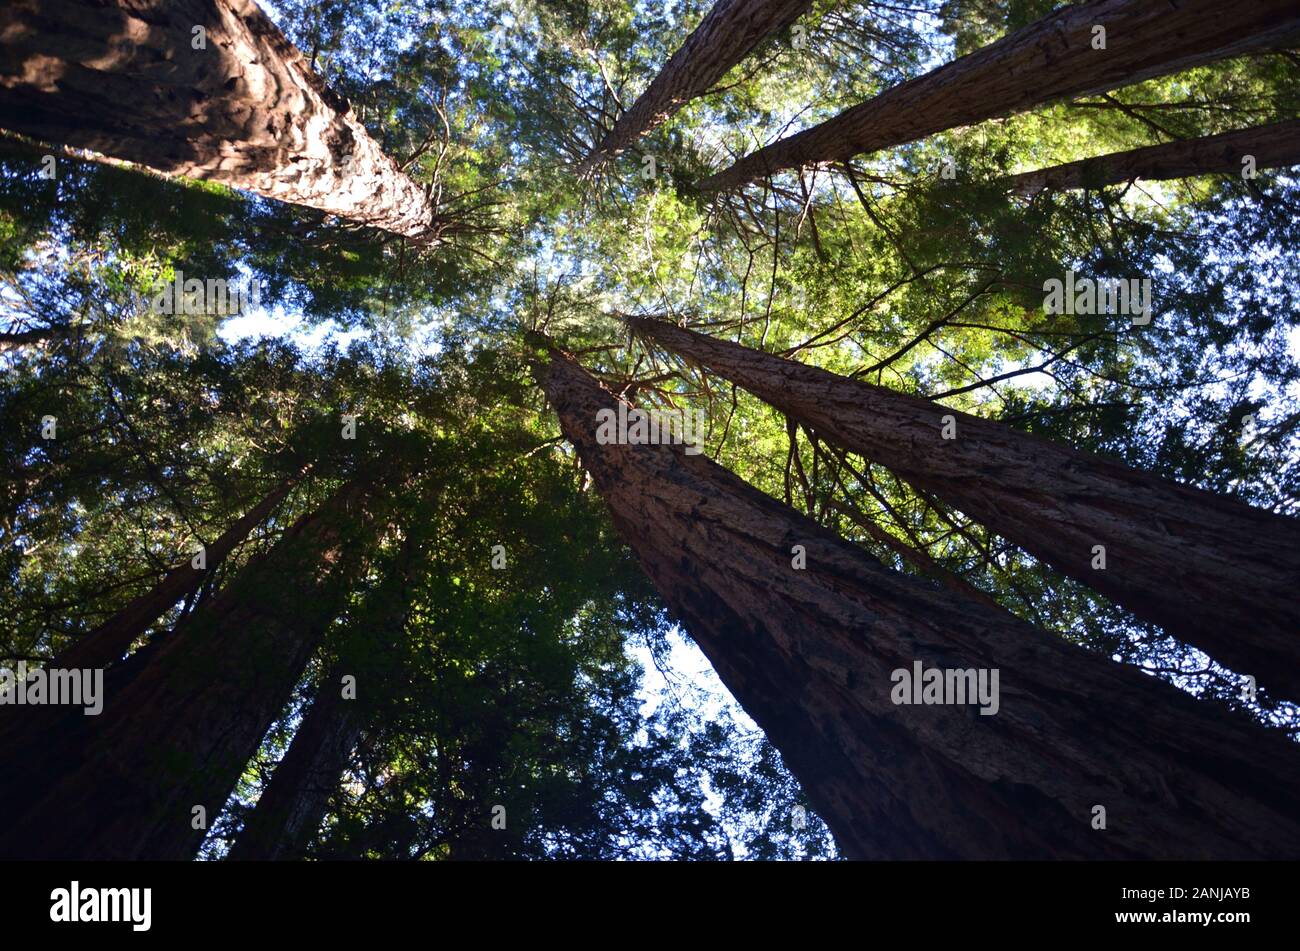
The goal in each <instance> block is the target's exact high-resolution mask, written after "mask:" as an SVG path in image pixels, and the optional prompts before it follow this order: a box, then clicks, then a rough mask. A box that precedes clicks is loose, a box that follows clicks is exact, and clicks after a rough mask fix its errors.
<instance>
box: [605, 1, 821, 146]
mask: <svg viewBox="0 0 1300 951" xmlns="http://www.w3.org/2000/svg"><path fill="white" fill-rule="evenodd" d="M811 6H812V0H718V2H717V3H716V4H714V6H713V9H711V10H710V11H709V12H708V14H707V15H706V16H705V17H704V19H703V20H701V21H700V25H699V26H697V27H696V28H695V30H694V32H692V33H691V35H690V36H688V37H687V38H686V42H685V43H683V44H682V46H681V49H679V50H678V51H677V52H676V53H674V54H673V55H672V56H671V57H670V58H669V60H668V62H667V63H666V64H664V67H663V69H661V70H660V71H659V74H658V75H657V76H655V78H654V79H653V80H652V81H651V83H650V85H649V87H647V88H646V90H645V92H643V93H642V94H641V95H640V96H638V97H637V100H636V102H634V103H632V106H631V108H629V109H628V110H627V111H626V112H625V113H623V115H622V116H621V117H620V118H619V119H618V121H617V122H615V123H614V127H613V128H612V129H610V131H609V133H608V134H607V135H606V136H605V138H604V139H602V140H601V142H600V143H599V144H598V145H597V146H596V148H595V149H593V150H592V153H591V155H589V156H588V157H587V159H586V161H585V162H584V163H583V169H582V171H584V172H585V171H586V170H588V169H590V168H592V167H593V166H594V165H595V164H596V163H598V162H600V161H602V160H604V159H607V158H613V157H614V156H616V155H618V154H619V153H620V152H623V151H624V150H626V149H627V148H628V147H629V146H631V145H632V143H634V142H635V141H636V140H637V139H638V138H640V137H641V136H643V135H645V134H646V133H647V132H651V131H653V130H654V129H655V128H657V127H658V126H659V125H661V124H662V123H664V122H665V121H667V119H668V117H669V116H671V115H672V114H673V113H674V112H676V111H677V110H678V109H680V108H681V107H682V106H684V105H685V104H686V103H688V102H690V101H691V100H692V99H695V98H697V97H698V96H702V95H704V93H706V92H708V91H709V89H710V88H711V87H712V86H713V84H714V83H716V82H717V81H718V80H719V79H721V78H722V77H723V76H725V75H726V73H727V71H728V70H730V69H731V67H733V66H735V65H736V64H737V63H739V62H740V61H741V60H743V59H744V58H745V57H746V56H748V55H749V54H750V52H751V51H752V50H753V49H754V47H755V46H757V45H758V44H759V43H761V42H762V41H763V39H764V38H766V37H767V36H769V35H771V34H773V33H776V32H778V31H780V30H784V29H785V28H786V27H788V26H789V25H790V24H792V23H793V22H794V21H795V20H797V19H798V18H799V17H800V16H802V15H803V14H804V12H805V11H807V9H808V8H809V7H811Z"/></svg>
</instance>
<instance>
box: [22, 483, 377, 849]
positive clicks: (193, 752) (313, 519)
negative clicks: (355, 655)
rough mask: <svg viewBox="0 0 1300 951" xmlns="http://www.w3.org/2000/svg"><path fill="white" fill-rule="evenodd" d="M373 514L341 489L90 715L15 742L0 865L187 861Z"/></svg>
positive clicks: (351, 566) (329, 608)
mask: <svg viewBox="0 0 1300 951" xmlns="http://www.w3.org/2000/svg"><path fill="white" fill-rule="evenodd" d="M376 505H377V503H376V498H375V492H374V491H372V489H371V486H370V485H368V484H367V483H365V482H362V481H355V482H351V483H348V484H346V485H345V486H343V487H342V488H341V489H339V490H338V491H337V492H336V493H335V494H334V495H333V496H332V497H331V498H330V499H329V501H327V502H326V503H325V504H324V505H322V506H321V507H320V508H319V509H318V510H317V511H316V512H314V513H312V514H310V515H307V516H304V517H303V518H301V519H299V520H298V521H297V522H296V523H294V525H293V526H291V527H290V528H289V529H288V530H287V531H286V532H285V534H284V536H283V538H282V539H281V540H280V542H279V543H277V545H276V546H275V547H274V548H273V549H272V550H271V551H270V552H268V553H267V554H266V555H265V556H263V557H262V558H260V559H258V560H257V561H255V562H252V563H250V564H248V565H246V566H245V567H244V568H243V569H242V570H241V571H240V573H239V574H238V575H237V576H236V578H235V579H234V580H232V581H231V583H230V584H229V585H228V586H227V587H226V588H224V589H223V590H222V591H221V592H220V593H219V594H217V596H216V597H214V598H213V599H212V600H211V601H210V602H209V603H208V604H207V605H206V606H205V607H204V608H202V609H200V610H199V611H196V612H195V613H194V614H193V615H191V616H190V617H189V618H187V619H186V621H185V623H184V624H183V625H181V627H179V628H178V629H177V630H176V632H175V633H174V634H173V635H172V636H171V637H169V638H167V639H166V640H165V641H163V642H160V643H159V644H157V645H154V646H153V647H151V648H150V649H148V655H149V656H146V657H138V656H133V657H132V658H131V659H130V660H128V661H127V662H126V663H124V664H120V665H118V666H117V667H115V668H114V670H113V671H111V672H110V674H109V676H108V677H107V678H105V683H104V694H105V696H104V710H103V713H102V714H101V715H100V716H98V717H80V716H78V717H68V718H64V719H63V720H61V721H60V723H59V726H58V729H57V731H55V732H54V733H52V734H46V735H42V736H39V737H25V738H24V740H25V742H24V746H23V749H22V750H21V751H19V752H20V756H21V759H20V760H15V761H21V762H22V763H23V769H22V772H21V774H20V776H19V780H20V781H19V782H17V783H11V784H8V785H6V786H4V787H0V823H3V828H0V856H4V857H23V858H76V859H140V858H147V859H188V858H192V857H193V856H194V854H195V852H196V850H197V849H198V847H199V845H200V843H201V842H202V840H203V837H204V835H205V834H206V833H205V829H203V828H198V829H196V828H194V824H195V822H194V811H193V810H194V809H195V807H202V808H203V810H204V811H205V814H206V819H207V820H208V821H209V822H210V821H211V820H212V819H214V818H215V817H216V816H217V814H218V813H219V812H220V810H221V808H222V807H223V805H224V804H225V802H226V800H227V799H228V798H229V796H230V793H231V791H232V790H233V789H234V786H235V783H236V782H237V781H238V779H239V776H240V773H241V772H242V771H243V769H244V767H245V765H246V764H247V763H248V760H249V758H250V757H252V755H253V754H254V753H255V751H256V750H257V746H258V744H259V743H260V742H261V740H262V737H263V736H264V735H265V733H266V731H267V729H268V728H269V727H270V725H271V723H272V722H273V721H274V719H275V717H276V716H278V715H279V714H280V713H281V712H282V710H283V707H284V704H285V703H286V702H287V701H288V699H289V697H290V695H291V694H292V692H293V688H294V685H295V684H296V683H297V682H298V680H299V679H300V678H301V676H302V674H303V671H304V669H305V667H306V664H307V662H308V660H309V659H310V657H311V655H312V653H313V652H314V651H315V650H316V648H317V646H318V645H319V644H320V642H321V640H322V638H323V636H324V633H325V630H326V628H327V627H328V625H329V624H330V623H331V621H332V620H333V619H334V617H335V615H336V614H337V612H338V610H339V608H340V607H341V604H342V600H343V598H344V597H345V596H346V594H347V592H348V590H349V587H350V583H351V580H352V579H353V578H354V577H355V576H356V575H357V573H358V571H359V570H360V569H361V567H362V564H363V562H364V554H363V553H364V551H365V548H366V543H367V539H368V537H369V536H370V535H371V534H372V530H373V528H374V525H375V522H376V517H375V515H374V509H375V508H376ZM141 653H142V654H143V653H145V652H141ZM78 712H79V711H78Z"/></svg>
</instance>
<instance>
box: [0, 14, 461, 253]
mask: <svg viewBox="0 0 1300 951" xmlns="http://www.w3.org/2000/svg"><path fill="white" fill-rule="evenodd" d="M197 27H202V28H204V29H205V30H206V40H205V43H204V48H202V49H195V48H194V43H195V42H197V41H196V40H195V32H194V31H195V28H197ZM0 127H3V128H6V129H11V130H13V131H15V132H21V133H23V134H24V135H29V136H31V137H33V138H36V139H40V140H42V141H45V142H51V143H62V144H67V145H71V146H75V147H77V148H83V149H90V150H93V151H94V152H97V153H100V154H102V155H104V156H107V157H110V158H115V159H124V160H126V161H130V162H135V163H137V164H139V165H144V166H147V167H149V168H152V169H154V170H156V171H159V172H162V173H164V174H167V175H176V176H182V177H185V178H198V179H204V180H207V181H214V182H221V183H222V184H224V185H229V186H231V187H232V188H238V189H242V190H244V191H249V192H253V193H255V194H258V195H263V196H265V197H267V198H274V199H276V200H278V201H285V202H290V203H292V204H295V205H305V206H307V207H310V208H317V209H319V210H321V211H324V212H327V213H329V214H331V215H338V216H339V217H340V218H345V219H347V220H349V221H352V222H356V223H358V224H365V225H371V226H373V227H376V228H382V229H383V230H385V231H390V232H393V233H395V234H399V235H403V236H405V237H408V238H411V239H414V240H416V241H425V240H431V239H432V236H433V235H435V234H436V230H437V229H436V222H435V214H434V208H433V206H432V204H431V203H430V201H429V198H428V196H427V194H426V192H425V190H424V189H423V188H422V187H421V186H419V185H417V184H416V183H415V182H413V181H411V179H409V178H408V177H407V176H406V175H405V174H404V173H403V172H402V171H401V170H400V169H399V168H398V166H397V164H396V163H395V162H394V161H393V160H392V159H390V158H389V157H388V156H386V155H384V154H383V152H382V151H381V150H380V148H379V145H378V144H377V143H376V142H375V141H374V140H373V139H372V138H371V137H370V135H369V134H368V133H367V132H366V130H365V128H364V127H363V126H362V125H361V123H360V122H358V121H357V120H356V119H355V118H353V117H352V116H351V115H350V114H349V112H348V105H347V103H346V102H345V101H344V100H343V99H341V98H340V97H339V96H337V95H336V94H334V93H333V92H331V91H330V90H329V88H328V87H327V86H326V85H325V84H324V83H323V82H322V81H321V80H320V79H319V78H318V77H317V76H315V75H314V74H313V73H312V72H311V70H310V68H309V66H308V64H307V63H306V61H305V60H304V58H303V56H302V54H301V53H300V52H299V51H298V50H297V49H295V48H294V47H293V45H292V44H290V43H289V41H288V40H287V39H285V37H284V34H283V33H281V32H280V30H279V28H278V27H276V26H275V24H274V23H272V22H271V21H270V20H269V19H268V18H267V17H266V15H265V14H264V13H262V11H261V9H260V8H259V7H258V6H257V5H256V3H254V2H253V0H165V2H164V0H9V2H7V3H5V4H4V6H3V7H0Z"/></svg>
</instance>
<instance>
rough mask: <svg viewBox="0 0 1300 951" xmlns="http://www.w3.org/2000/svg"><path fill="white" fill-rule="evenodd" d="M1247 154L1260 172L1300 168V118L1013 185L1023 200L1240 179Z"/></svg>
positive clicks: (1041, 172)
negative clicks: (1127, 186) (1061, 192)
mask: <svg viewBox="0 0 1300 951" xmlns="http://www.w3.org/2000/svg"><path fill="white" fill-rule="evenodd" d="M1247 155H1249V156H1252V157H1253V158H1254V159H1255V168H1257V169H1265V168H1282V167H1285V166H1287V165H1296V164H1300V119H1292V120H1291V121H1289V122H1275V123H1273V124H1272V125H1263V126H1256V127H1254V128H1250V129H1237V130H1235V131H1233V132H1223V133H1221V134H1219V135H1207V136H1204V137H1202V138H1197V139H1181V140H1179V141H1177V142H1166V143H1164V144H1163V145H1149V146H1146V147H1145V148H1140V149H1131V150H1129V151H1127V152H1113V153H1111V154H1110V155H1099V156H1097V157H1095V158H1088V159H1081V160H1080V161H1078V162H1068V163H1066V164H1064V165H1055V166H1052V167H1051V168H1043V169H1038V170H1036V171H1033V172H1025V173H1023V174H1021V175H1014V176H1012V177H1011V179H1010V185H1011V188H1012V190H1013V191H1015V192H1017V193H1019V194H1021V195H1036V194H1038V192H1040V191H1042V190H1043V189H1045V188H1056V189H1067V188H1101V187H1103V186H1105V185H1118V184H1120V183H1121V182H1130V181H1133V180H1135V179H1139V178H1145V179H1147V180H1148V181H1161V180H1164V179H1170V178H1190V177H1192V176H1195V175H1211V174H1214V173H1227V174H1231V175H1240V174H1241V173H1242V169H1243V165H1242V159H1243V158H1244V157H1245V156H1247Z"/></svg>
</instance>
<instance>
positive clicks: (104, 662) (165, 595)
mask: <svg viewBox="0 0 1300 951" xmlns="http://www.w3.org/2000/svg"><path fill="white" fill-rule="evenodd" d="M304 471H305V470H304ZM299 478H301V473H300V474H299V475H296V476H293V477H291V478H288V479H285V480H284V481H283V482H281V483H280V484H279V485H278V486H276V487H275V489H273V490H272V491H271V493H270V494H269V495H267V496H266V497H265V498H264V499H262V501H260V502H258V503H257V505H255V506H254V507H253V508H252V509H250V510H249V511H248V513H247V514H246V515H244V516H243V517H242V518H240V519H239V520H238V521H236V522H235V523H234V524H232V525H231V526H230V527H229V528H227V529H226V530H225V531H224V532H222V533H221V535H219V536H218V537H217V539H216V540H215V541H213V543H212V544H211V545H208V546H205V549H204V557H205V563H206V567H205V568H194V567H192V564H193V562H192V560H191V561H187V562H185V564H183V565H178V566H177V567H175V568H173V569H172V570H171V571H169V572H167V574H166V575H165V576H164V577H163V579H162V580H161V581H159V582H158V584H156V585H154V586H153V588H151V589H150V590H148V591H146V592H145V593H144V594H142V595H140V596H139V597H138V598H136V599H135V600H133V601H132V602H131V603H130V604H128V605H126V607H124V608H122V610H120V611H118V612H117V613H116V614H114V615H113V616H112V617H111V618H109V619H108V620H107V621H105V622H104V623H103V624H101V625H100V626H99V627H97V628H95V629H94V630H93V631H91V632H89V633H88V634H86V635H85V636H84V637H82V638H81V639H80V640H79V641H77V642H76V643H75V644H73V645H72V646H71V647H69V648H68V649H67V650H65V651H64V652H63V653H61V654H60V655H59V656H58V657H56V658H54V660H52V661H50V662H49V664H48V665H47V666H48V667H51V668H62V669H71V668H74V667H108V666H109V665H110V664H114V663H116V662H117V661H119V660H121V659H122V655H124V654H125V653H126V652H127V651H128V650H129V649H130V648H131V645H132V644H134V643H135V642H136V641H137V640H139V639H140V637H142V636H143V635H144V632H145V631H146V630H147V629H148V627H149V625H150V624H152V623H153V622H154V621H156V620H158V618H160V617H162V615H163V614H164V613H165V612H166V611H167V610H168V609H169V608H171V607H173V606H174V605H175V604H177V603H178V602H179V601H181V599H183V598H186V597H189V596H190V594H192V593H193V592H194V591H195V590H197V588H198V587H199V585H200V584H201V583H202V582H203V579H204V578H206V577H208V576H209V575H208V573H209V572H211V571H214V570H216V568H217V566H218V565H220V564H221V562H223V561H224V560H225V558H226V556H227V555H229V554H230V553H231V552H232V551H234V549H235V546H236V545H238V544H239V543H240V542H242V541H243V540H244V539H245V538H247V537H248V533H249V532H251V531H252V530H253V529H254V528H256V527H257V526H258V525H261V524H262V522H264V521H266V519H267V517H268V516H270V514H271V513H272V512H273V511H275V509H276V507H277V506H278V505H279V504H280V503H281V502H282V501H283V500H284V497H285V496H286V495H288V494H289V492H290V491H291V490H292V489H293V487H294V486H295V485H297V483H298V479H299Z"/></svg>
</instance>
